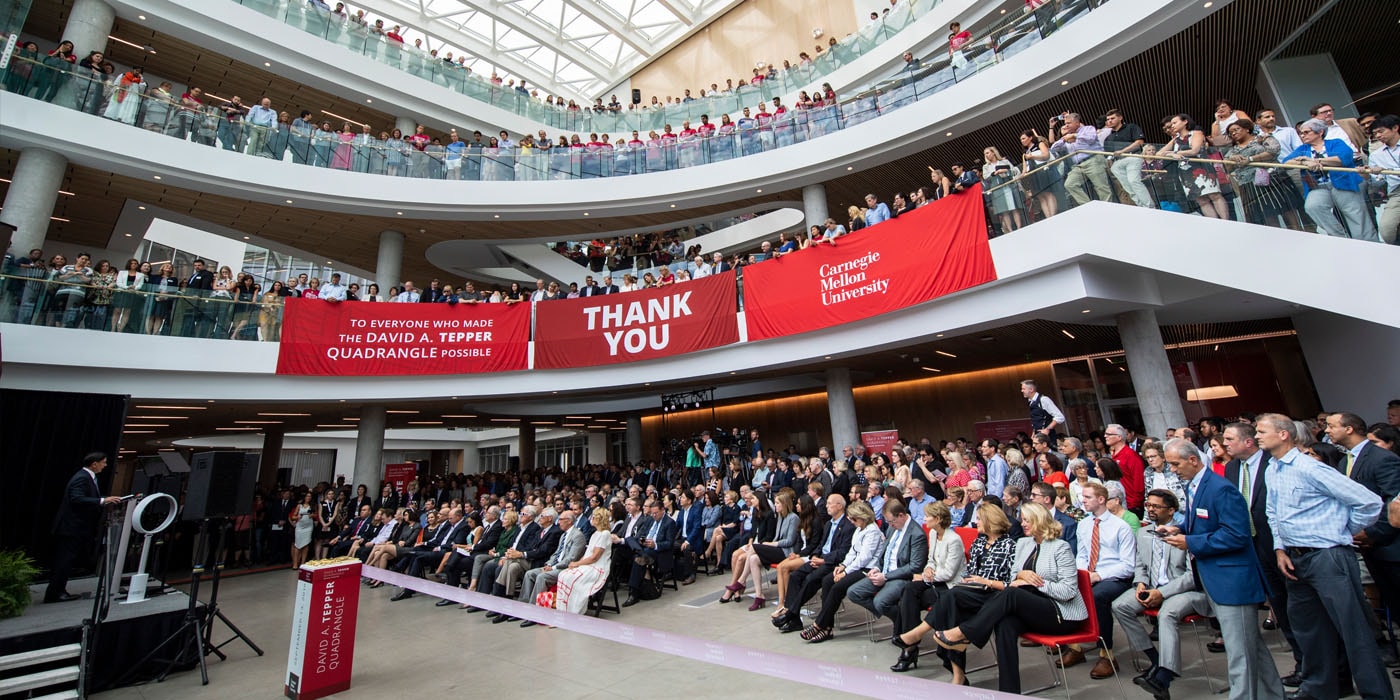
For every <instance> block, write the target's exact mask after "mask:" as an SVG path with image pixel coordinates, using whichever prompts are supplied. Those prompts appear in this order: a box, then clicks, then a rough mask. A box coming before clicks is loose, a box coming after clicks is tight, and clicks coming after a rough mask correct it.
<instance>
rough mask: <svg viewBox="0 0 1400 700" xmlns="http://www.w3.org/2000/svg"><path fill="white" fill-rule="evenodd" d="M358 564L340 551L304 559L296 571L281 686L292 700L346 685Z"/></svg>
mask: <svg viewBox="0 0 1400 700" xmlns="http://www.w3.org/2000/svg"><path fill="white" fill-rule="evenodd" d="M361 566H362V564H361V563H360V561H359V560H358V559H354V558H351V557H342V558H340V559H327V560H325V561H317V562H310V563H307V564H304V565H302V567H301V570H300V571H298V572H297V597H296V609H295V610H293V611H292V612H293V614H292V645H291V651H290V652H289V653H288V654H287V675H286V680H285V682H284V683H283V686H282V690H283V693H284V694H285V695H286V696H287V697H289V698H292V700H316V698H323V697H326V696H327V695H331V694H333V693H339V692H340V691H342V690H347V689H349V687H350V668H351V666H352V665H353V662H354V660H355V618H356V616H357V614H358V612H359V608H360V567H361Z"/></svg>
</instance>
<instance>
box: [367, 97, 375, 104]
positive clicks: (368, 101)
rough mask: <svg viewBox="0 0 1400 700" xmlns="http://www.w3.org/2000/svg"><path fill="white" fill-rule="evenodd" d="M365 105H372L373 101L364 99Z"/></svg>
mask: <svg viewBox="0 0 1400 700" xmlns="http://www.w3.org/2000/svg"><path fill="white" fill-rule="evenodd" d="M365 104H374V100H371V99H369V98H365Z"/></svg>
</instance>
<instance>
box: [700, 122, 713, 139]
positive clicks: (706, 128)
mask: <svg viewBox="0 0 1400 700" xmlns="http://www.w3.org/2000/svg"><path fill="white" fill-rule="evenodd" d="M714 130H715V125H714V124H711V123H709V122H705V123H703V124H701V125H700V129H699V131H700V135H701V136H708V135H710V133H711V132H713V131H714Z"/></svg>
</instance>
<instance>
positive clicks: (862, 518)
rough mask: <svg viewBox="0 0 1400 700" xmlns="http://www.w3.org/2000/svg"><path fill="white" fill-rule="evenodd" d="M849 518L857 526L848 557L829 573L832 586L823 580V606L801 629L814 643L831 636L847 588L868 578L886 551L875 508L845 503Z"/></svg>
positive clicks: (858, 503) (858, 502) (803, 636)
mask: <svg viewBox="0 0 1400 700" xmlns="http://www.w3.org/2000/svg"><path fill="white" fill-rule="evenodd" d="M846 517H848V518H850V519H851V523H852V524H854V525H855V526H856V532H855V534H854V535H852V536H851V549H850V551H848V552H847V553H846V558H845V560H843V561H842V562H841V564H840V565H839V566H837V567H836V569H835V570H833V571H832V572H831V573H830V574H828V576H830V577H831V580H832V585H830V586H828V585H826V581H822V607H821V610H820V611H818V612H817V616H816V618H815V619H814V620H813V621H812V624H810V625H808V626H807V629H804V630H802V638H803V639H805V640H807V641H809V642H812V643H814V644H816V643H820V642H824V641H826V640H828V639H831V636H832V627H833V626H834V624H835V622H836V610H837V608H839V607H841V601H843V600H845V599H846V591H847V590H850V588H851V586H854V585H856V584H857V583H860V582H861V581H864V580H865V572H866V571H868V570H869V569H870V568H871V567H873V566H875V565H876V564H879V563H880V555H881V554H883V553H884V550H885V535H884V533H882V532H880V526H879V525H876V524H875V510H874V509H873V508H871V507H870V504H869V503H866V502H865V501H856V502H855V503H852V504H851V505H849V506H846Z"/></svg>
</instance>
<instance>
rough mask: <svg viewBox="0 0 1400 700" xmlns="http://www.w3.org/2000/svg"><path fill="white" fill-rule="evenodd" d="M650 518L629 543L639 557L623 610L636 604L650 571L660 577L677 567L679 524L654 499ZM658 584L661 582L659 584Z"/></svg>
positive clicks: (640, 525) (637, 530)
mask: <svg viewBox="0 0 1400 700" xmlns="http://www.w3.org/2000/svg"><path fill="white" fill-rule="evenodd" d="M646 510H647V515H646V517H645V518H643V519H642V520H641V522H640V523H638V525H637V528H636V530H635V531H634V532H633V534H632V535H631V536H629V537H628V538H627V540H626V542H627V547H628V548H629V549H631V550H632V552H634V553H635V554H636V559H635V560H634V562H633V564H634V565H633V567H632V574H631V575H630V576H628V577H627V590H628V594H627V600H625V601H623V602H622V606H623V607H630V606H633V605H636V604H637V603H638V602H639V600H638V594H639V593H640V592H641V590H642V578H643V577H644V576H646V575H647V574H648V572H649V571H655V572H656V573H657V574H661V573H662V572H666V571H670V570H671V567H672V566H674V561H673V559H674V557H673V555H672V550H673V549H674V548H675V543H676V533H677V532H678V531H679V527H678V526H677V525H676V521H674V520H672V519H671V518H670V517H669V516H667V515H666V510H665V509H664V508H662V506H661V501H660V500H657V499H655V498H653V499H650V500H648V501H647V505H646ZM657 583H658V584H659V583H660V581H658V582H657Z"/></svg>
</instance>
